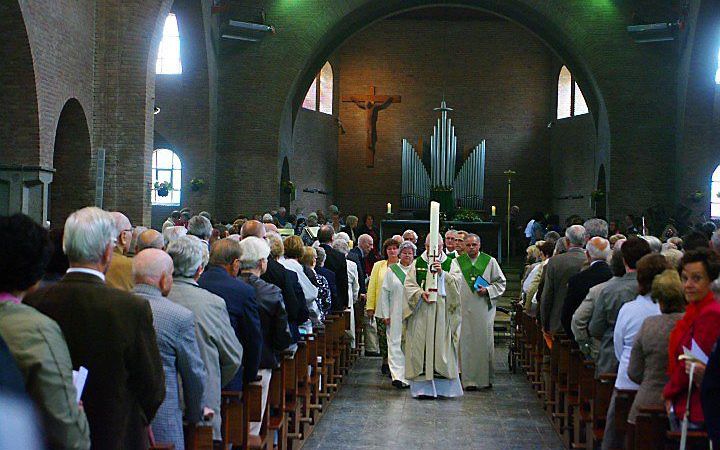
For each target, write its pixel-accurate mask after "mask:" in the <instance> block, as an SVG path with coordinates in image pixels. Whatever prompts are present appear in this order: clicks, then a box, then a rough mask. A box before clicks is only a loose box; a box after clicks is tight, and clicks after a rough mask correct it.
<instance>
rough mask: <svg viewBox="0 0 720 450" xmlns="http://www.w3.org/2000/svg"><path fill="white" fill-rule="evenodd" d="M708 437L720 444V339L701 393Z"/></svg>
mask: <svg viewBox="0 0 720 450" xmlns="http://www.w3.org/2000/svg"><path fill="white" fill-rule="evenodd" d="M700 400H701V401H702V408H703V414H704V415H705V426H706V427H707V432H708V437H709V438H710V439H711V440H712V441H713V445H714V446H716V447H717V446H718V445H720V339H718V341H717V343H715V348H714V349H713V351H712V353H711V354H710V359H709V360H708V365H707V368H706V369H705V377H703V382H702V391H701V395H700Z"/></svg>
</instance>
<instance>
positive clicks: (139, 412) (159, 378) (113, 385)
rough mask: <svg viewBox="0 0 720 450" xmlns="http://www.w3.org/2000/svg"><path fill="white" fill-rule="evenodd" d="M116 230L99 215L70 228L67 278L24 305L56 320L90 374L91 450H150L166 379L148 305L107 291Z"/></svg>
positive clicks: (79, 214)
mask: <svg viewBox="0 0 720 450" xmlns="http://www.w3.org/2000/svg"><path fill="white" fill-rule="evenodd" d="M116 231H117V229H116V228H115V222H114V220H113V217H112V216H111V215H110V214H109V213H107V212H105V211H103V210H101V209H99V208H95V207H88V208H83V209H81V210H78V211H75V212H74V213H72V214H71V215H70V217H68V219H67V221H66V222H65V234H64V237H63V249H64V250H65V254H66V255H67V257H68V260H69V261H70V269H68V271H67V274H66V275H65V277H64V278H63V279H62V280H61V281H60V282H58V283H57V284H55V285H53V286H51V287H49V288H48V289H46V290H43V291H39V292H37V293H35V294H33V295H30V296H29V297H27V298H26V299H25V301H24V302H25V303H26V304H28V305H30V306H33V307H35V308H36V309H38V310H39V311H40V312H42V313H43V314H45V315H47V316H49V317H50V318H52V319H54V320H55V321H56V322H57V324H58V325H60V329H61V330H62V332H63V335H64V336H65V340H66V341H67V344H68V349H69V350H70V357H71V358H72V364H73V367H74V368H75V369H77V368H78V367H80V366H84V367H86V368H87V369H88V378H87V382H86V384H85V390H84V392H83V396H82V400H83V406H84V409H85V413H86V414H87V417H88V422H89V423H90V439H91V443H92V447H93V448H102V449H118V450H128V449H132V450H134V449H145V448H147V432H146V426H147V425H148V424H149V423H150V422H151V421H152V419H153V418H154V417H155V413H156V412H157V410H158V408H159V407H160V404H161V403H162V401H163V398H164V396H165V379H164V376H163V366H162V360H161V359H160V352H159V351H158V346H157V341H156V336H155V330H154V328H153V320H152V312H151V310H150V305H149V304H148V302H147V300H145V299H142V298H140V297H137V296H135V295H132V294H130V293H127V292H123V291H120V290H117V289H112V288H110V287H108V286H106V285H105V272H106V271H107V269H108V266H109V265H110V261H111V259H112V258H113V249H114V247H115V245H114V244H115V239H116V235H117V233H116Z"/></svg>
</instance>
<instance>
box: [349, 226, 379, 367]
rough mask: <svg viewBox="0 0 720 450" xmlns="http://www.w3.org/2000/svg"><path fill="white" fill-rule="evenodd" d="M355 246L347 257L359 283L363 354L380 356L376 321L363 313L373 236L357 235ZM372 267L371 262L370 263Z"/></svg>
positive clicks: (358, 317) (359, 314)
mask: <svg viewBox="0 0 720 450" xmlns="http://www.w3.org/2000/svg"><path fill="white" fill-rule="evenodd" d="M357 242H358V243H357V247H353V248H352V249H351V250H350V252H348V255H347V259H349V260H351V261H354V262H355V264H356V265H357V269H358V282H359V283H360V300H359V302H358V305H357V308H355V311H356V320H361V323H362V324H363V334H364V338H365V356H380V341H379V338H378V334H377V323H376V322H375V320H372V319H370V318H369V317H367V316H366V315H365V302H366V300H367V283H368V280H369V278H370V274H369V273H368V272H367V271H366V269H367V266H368V264H367V259H368V258H370V256H371V253H372V251H373V238H372V236H370V235H369V234H361V235H360V236H359V237H358V241H357ZM370 266H371V267H372V264H370Z"/></svg>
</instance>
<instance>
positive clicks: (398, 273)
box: [390, 263, 405, 284]
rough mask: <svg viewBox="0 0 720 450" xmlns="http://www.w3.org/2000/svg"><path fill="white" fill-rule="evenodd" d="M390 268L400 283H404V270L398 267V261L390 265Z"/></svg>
mask: <svg viewBox="0 0 720 450" xmlns="http://www.w3.org/2000/svg"><path fill="white" fill-rule="evenodd" d="M390 270H392V273H394V274H395V275H396V276H397V277H398V279H399V280H400V284H405V272H404V271H403V270H402V269H401V268H400V265H399V264H398V263H395V264H392V265H390Z"/></svg>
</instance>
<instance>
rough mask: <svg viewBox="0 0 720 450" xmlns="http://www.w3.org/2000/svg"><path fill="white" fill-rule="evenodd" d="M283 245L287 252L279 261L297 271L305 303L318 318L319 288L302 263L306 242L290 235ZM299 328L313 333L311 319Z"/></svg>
mask: <svg viewBox="0 0 720 450" xmlns="http://www.w3.org/2000/svg"><path fill="white" fill-rule="evenodd" d="M283 247H284V251H285V254H284V256H283V257H281V258H280V259H278V262H279V263H280V264H282V265H283V266H285V268H286V269H288V270H292V271H293V272H295V274H296V275H297V277H298V281H299V283H300V286H301V287H302V290H303V294H304V296H305V304H306V305H307V309H308V312H309V313H310V317H316V318H317V317H319V316H320V310H318V307H317V305H316V304H315V299H316V298H317V296H318V288H317V286H315V285H314V284H313V283H312V282H311V281H310V279H309V278H308V276H307V275H306V274H305V270H304V269H303V266H302V265H301V264H300V258H302V257H303V254H304V252H305V244H303V241H302V239H301V238H300V236H289V237H287V238H285V240H284V241H283ZM299 330H300V333H301V334H309V333H312V322H311V321H310V320H308V321H306V322H305V323H304V324H302V325H301V326H300V327H299Z"/></svg>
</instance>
